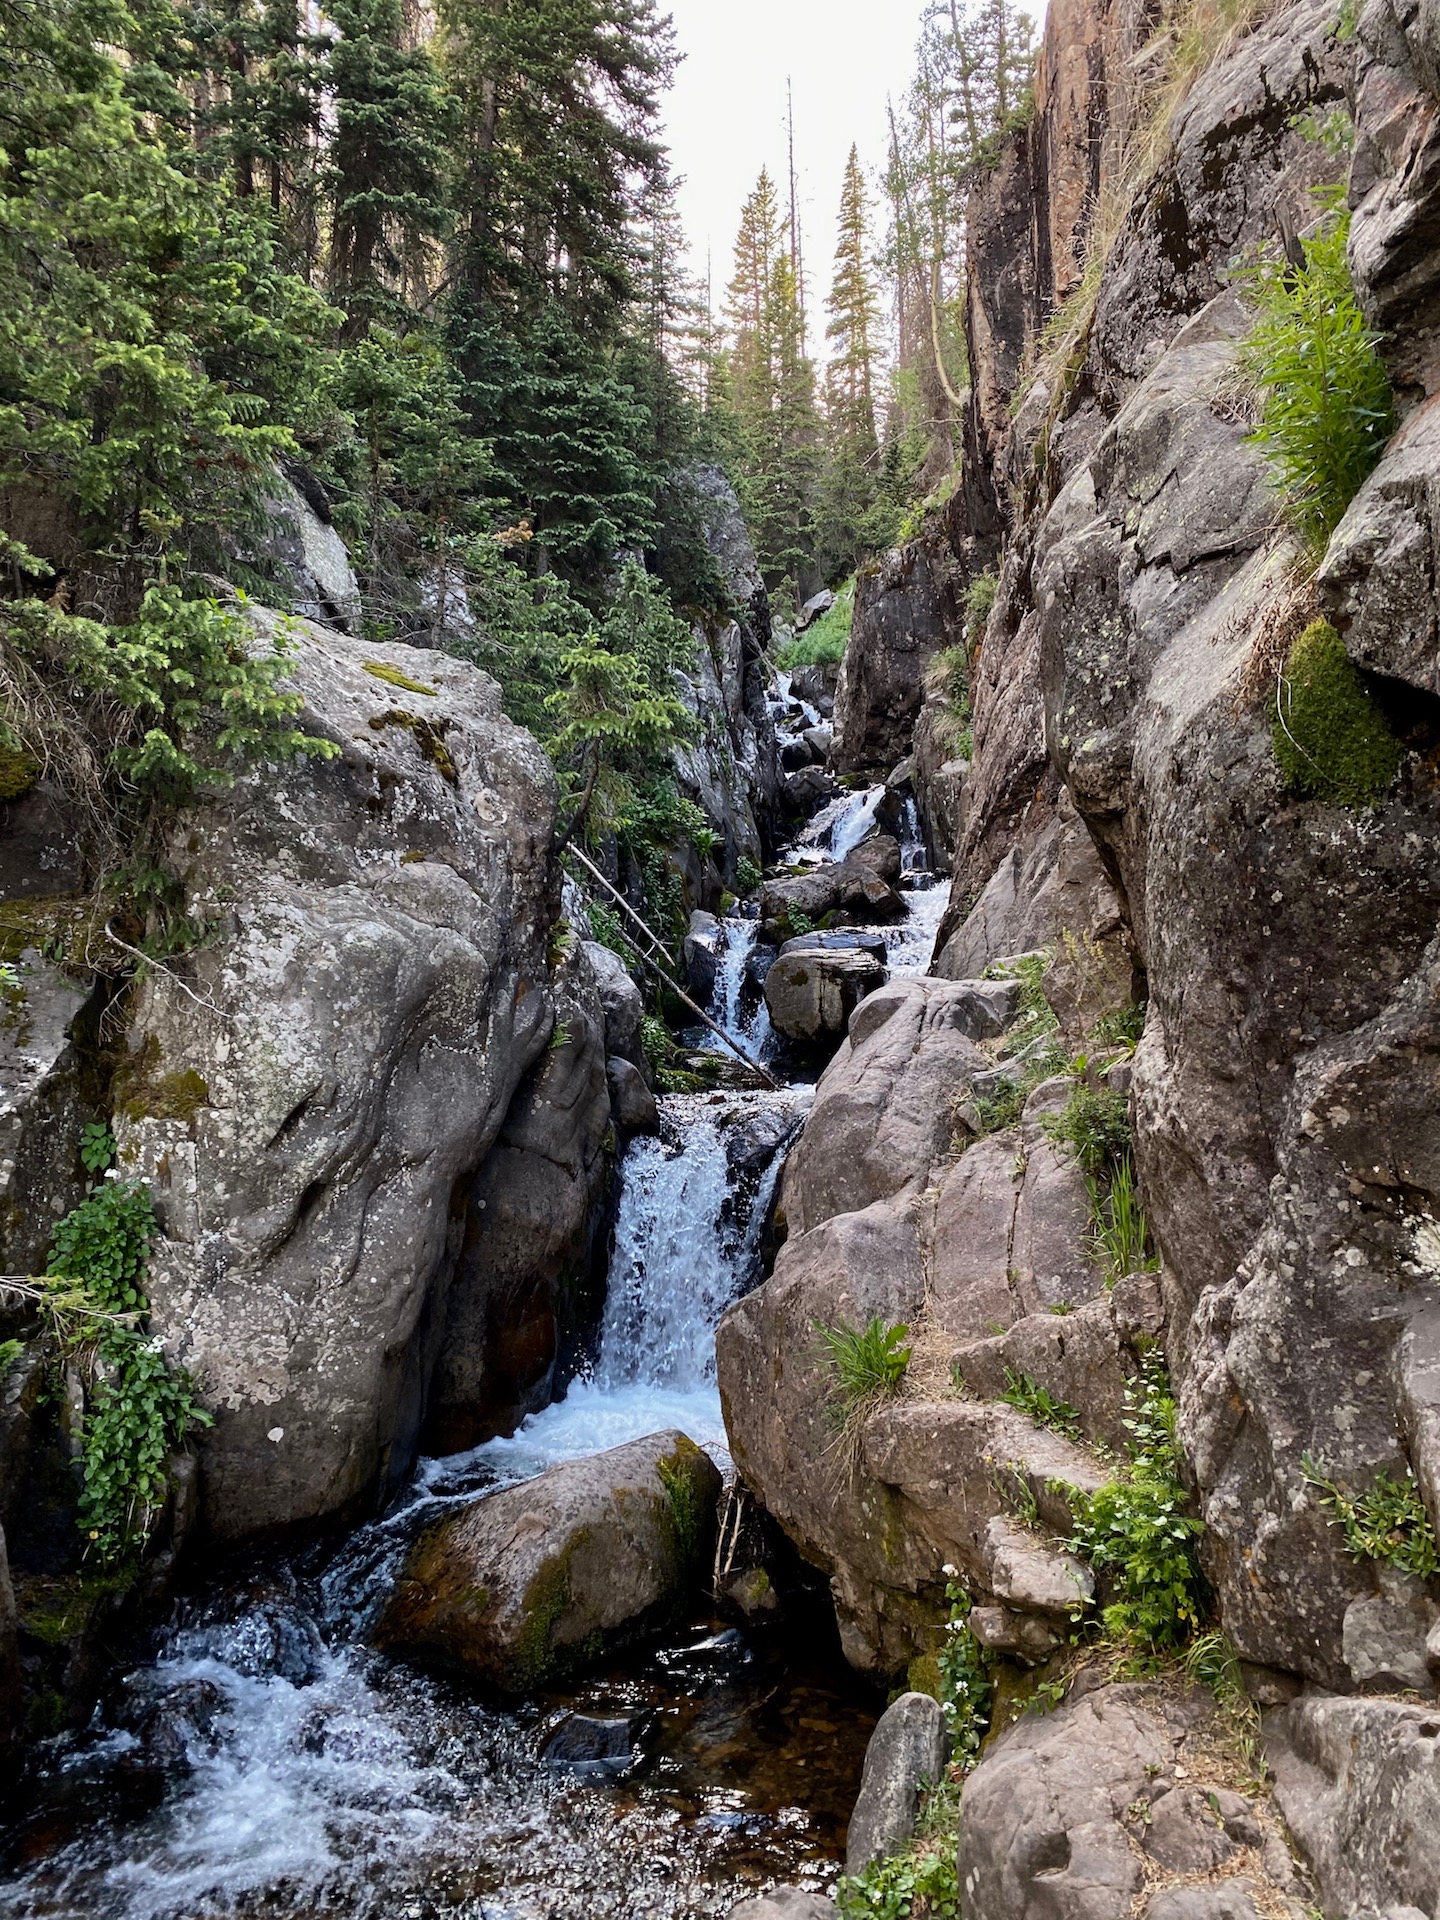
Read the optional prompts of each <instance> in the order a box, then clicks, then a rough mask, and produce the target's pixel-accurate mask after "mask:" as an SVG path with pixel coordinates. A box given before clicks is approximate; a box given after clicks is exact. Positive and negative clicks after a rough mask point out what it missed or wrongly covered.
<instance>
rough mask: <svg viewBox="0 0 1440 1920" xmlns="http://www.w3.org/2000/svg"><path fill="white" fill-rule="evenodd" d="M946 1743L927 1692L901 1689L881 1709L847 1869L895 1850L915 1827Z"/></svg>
mask: <svg viewBox="0 0 1440 1920" xmlns="http://www.w3.org/2000/svg"><path fill="white" fill-rule="evenodd" d="M949 1746H950V1739H949V1735H948V1734H947V1733H946V1731H945V1716H944V1714H943V1713H942V1712H941V1710H940V1703H939V1701H938V1700H933V1699H932V1698H931V1697H930V1695H929V1694H928V1693H902V1694H901V1696H900V1698H899V1699H898V1700H892V1701H891V1703H890V1705H889V1706H888V1707H887V1708H886V1709H885V1711H884V1713H882V1714H881V1716H880V1720H879V1724H878V1725H877V1726H876V1728H875V1731H874V1733H872V1734H871V1736H870V1744H869V1746H868V1747H866V1749H865V1771H864V1774H863V1776H862V1778H861V1781H860V1797H859V1799H858V1800H857V1801H856V1802H855V1810H854V1812H853V1813H852V1814H851V1816H850V1828H849V1832H848V1835H847V1837H846V1841H845V1871H846V1873H849V1874H858V1873H863V1872H864V1871H865V1869H866V1867H868V1866H869V1865H870V1864H871V1862H872V1861H874V1860H883V1859H885V1858H886V1856H887V1855H889V1854H892V1853H898V1852H899V1851H900V1849H901V1848H902V1847H903V1846H904V1844H905V1842H906V1841H907V1840H908V1839H909V1838H910V1836H911V1835H912V1834H913V1833H914V1831H915V1820H916V1816H917V1815H918V1813H919V1811H920V1796H921V1793H922V1792H923V1791H924V1790H925V1789H926V1788H929V1787H933V1786H936V1785H938V1784H939V1782H940V1780H941V1778H942V1776H943V1774H944V1772H945V1761H946V1758H947V1755H948V1751H949Z"/></svg>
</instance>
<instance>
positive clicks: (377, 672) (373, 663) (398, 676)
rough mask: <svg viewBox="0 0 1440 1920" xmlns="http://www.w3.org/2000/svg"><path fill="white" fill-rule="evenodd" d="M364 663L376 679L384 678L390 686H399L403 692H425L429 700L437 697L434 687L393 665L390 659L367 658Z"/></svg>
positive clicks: (366, 669)
mask: <svg viewBox="0 0 1440 1920" xmlns="http://www.w3.org/2000/svg"><path fill="white" fill-rule="evenodd" d="M362 665H363V666H364V668H365V671H366V673H368V674H370V675H371V676H372V677H373V678H374V679H376V680H383V681H385V683H386V684H387V685H388V686H392V687H399V689H400V690H401V692H402V693H423V694H424V695H425V697H426V698H427V699H428V700H433V699H434V698H435V689H434V687H427V686H426V685H425V684H424V682H423V681H420V680H412V679H411V678H410V676H409V674H406V673H402V672H401V671H400V669H399V667H392V666H391V665H390V662H389V661H388V660H366V661H363V662H362Z"/></svg>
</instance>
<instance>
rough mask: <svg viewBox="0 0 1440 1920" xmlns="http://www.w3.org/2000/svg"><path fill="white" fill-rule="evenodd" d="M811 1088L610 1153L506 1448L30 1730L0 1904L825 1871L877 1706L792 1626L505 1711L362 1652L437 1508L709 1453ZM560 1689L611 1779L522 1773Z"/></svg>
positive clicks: (862, 820)
mask: <svg viewBox="0 0 1440 1920" xmlns="http://www.w3.org/2000/svg"><path fill="white" fill-rule="evenodd" d="M804 718H805V715H804V713H803V711H800V712H797V724H798V723H799V722H802V721H803V720H804ZM882 792H883V790H882V789H872V790H870V791H869V792H867V793H859V794H855V795H851V796H847V797H845V798H844V799H843V800H842V801H840V802H838V803H837V804H836V806H835V808H834V809H833V813H832V815H831V817H830V819H829V820H828V821H826V822H825V824H824V826H823V828H822V830H821V832H822V838H821V845H820V847H819V848H817V849H816V850H817V851H819V852H823V853H824V854H827V855H828V856H829V857H832V858H833V857H836V855H837V854H839V855H840V856H841V857H843V853H844V852H845V851H848V850H849V849H850V848H851V847H853V846H854V845H856V844H858V841H859V839H860V838H861V837H863V834H864V833H865V832H866V831H868V830H869V828H870V826H871V824H872V823H873V820H874V814H875V808H876V806H877V804H878V802H879V799H880V797H881V794H882ZM908 824H909V826H910V828H911V830H910V832H909V833H907V836H906V845H905V863H904V864H905V867H906V870H907V876H908V877H907V879H906V880H905V882H904V883H903V884H904V885H905V886H906V887H907V888H908V889H909V891H908V899H909V903H910V908H911V911H910V914H909V916H908V918H907V920H906V921H905V922H904V923H902V924H901V925H900V926H898V927H896V928H894V929H892V930H891V931H890V934H889V942H890V948H891V967H892V971H894V972H897V973H906V972H921V971H923V970H924V968H925V967H926V966H927V965H928V962H929V958H930V950H931V947H932V946H933V942H934V934H935V928H936V926H937V925H938V920H939V911H940V909H941V908H943V901H944V890H943V888H939V887H934V886H932V885H930V884H929V880H930V876H928V875H927V874H925V873H924V871H923V850H922V849H921V848H920V845H919V839H918V831H916V830H914V828H913V819H911V820H910V821H909V822H908ZM932 909H933V911H932ZM725 934H726V937H725V943H724V946H723V948H722V953H721V965H720V968H719V970H718V973H717V981H716V992H715V999H714V1011H715V1013H716V1015H717V1017H719V1018H720V1019H721V1021H722V1022H723V1024H724V1025H725V1026H726V1028H727V1030H729V1031H730V1032H731V1033H732V1034H734V1035H735V1036H736V1037H737V1038H739V1039H742V1040H743V1041H745V1042H746V1044H748V1045H749V1046H751V1047H752V1048H754V1049H756V1050H757V1051H763V1052H764V1054H765V1055H766V1056H767V1057H769V1058H772V1059H774V1058H781V1057H783V1056H782V1053H781V1047H780V1043H778V1042H777V1040H776V1037H775V1036H774V1035H773V1034H772V1033H771V1032H770V1030H769V1023H768V1020H767V1019H766V1016H765V1013H764V1005H763V1000H762V999H760V998H759V997H758V995H757V994H755V993H754V991H753V990H752V991H750V992H748V993H747V991H746V966H745V963H746V960H747V958H748V955H749V951H750V948H751V946H753V942H754V937H755V922H754V921H753V920H747V919H745V918H744V917H743V916H740V915H736V916H733V917H731V918H730V919H728V920H727V921H726V923H725ZM809 1098H810V1093H809V1089H808V1088H805V1087H800V1086H796V1087H792V1088H789V1089H786V1090H784V1091H782V1092H780V1093H778V1094H777V1093H769V1092H766V1093H760V1092H743V1091H728V1092H723V1093H712V1094H691V1095H680V1096H671V1097H668V1098H665V1099H663V1100H662V1101H661V1103H660V1108H661V1131H660V1133H659V1135H658V1136H656V1137H653V1138H642V1139H637V1140H635V1141H633V1142H632V1143H631V1144H630V1146H629V1147H628V1149H627V1151H626V1155H625V1158H624V1162H623V1166H622V1170H621V1176H620V1192H619V1196H618V1202H617V1211H616V1224H615V1232H614V1248H613V1255H612V1259H611V1264H610V1277H609V1285H608V1290H607V1300H606V1306H605V1310H604V1317H603V1321H602V1325H601V1328H600V1330H599V1336H598V1340H597V1343H596V1347H595V1352H594V1357H593V1360H592V1362H591V1363H590V1365H589V1366H588V1367H587V1368H586V1369H584V1370H583V1371H582V1373H581V1374H580V1375H579V1377H577V1378H576V1379H575V1380H573V1381H572V1382H571V1384H570V1386H569V1390H568V1392H567V1393H566V1395H565V1397H564V1398H563V1399H562V1400H560V1401H558V1402H557V1403H555V1404H554V1405H553V1406H551V1407H549V1408H547V1409H545V1410H544V1411H543V1412H541V1413H539V1414H537V1415H534V1416H532V1417H531V1418H530V1419H529V1420H527V1421H526V1423H525V1425H524V1426H523V1428H522V1429H521V1431H520V1432H519V1433H517V1434H516V1435H514V1436H513V1437H511V1438H509V1439H504V1440H496V1441H491V1442H488V1443H487V1444H486V1445H484V1446H482V1447H479V1448H476V1449H475V1450H473V1451H472V1452H470V1453H466V1454H460V1455H455V1456H451V1457H449V1458H447V1459H438V1460H437V1459H431V1460H423V1461H421V1462H420V1464H419V1466H418V1468H417V1471H416V1473H415V1475H414V1478H413V1480H412V1482H411V1485H410V1487H409V1488H408V1489H407V1491H406V1493H405V1495H404V1496H403V1497H402V1499H401V1500H400V1501H399V1502H398V1503H397V1505H396V1506H395V1507H394V1508H393V1509H392V1511H391V1512H390V1513H389V1514H387V1515H386V1516H385V1517H384V1518H383V1519H382V1520H380V1521H377V1522H376V1523H374V1524H373V1525H371V1526H368V1527H365V1528H362V1529H361V1530H360V1531H359V1532H357V1533H356V1534H354V1535H353V1536H352V1537H351V1538H350V1539H349V1540H348V1541H346V1542H345V1543H344V1544H343V1545H341V1546H339V1547H317V1548H315V1549H313V1550H311V1551H310V1552H309V1553H304V1554H300V1555H298V1556H292V1557H290V1558H287V1559H277V1560H275V1561H273V1562H271V1563H270V1564H268V1565H266V1566H264V1567H263V1568H261V1569H260V1570H258V1571H257V1570H256V1569H255V1568H254V1567H253V1565H252V1566H247V1567H246V1568H245V1570H244V1571H243V1572H241V1571H235V1572H233V1573H232V1575H231V1577H229V1578H228V1579H227V1578H225V1577H221V1576H217V1577H215V1578H214V1579H212V1580H210V1581H209V1582H207V1583H206V1584H205V1585H204V1586H203V1587H201V1588H200V1589H198V1590H197V1591H194V1592H192V1593H190V1594H189V1595H188V1596H187V1597H185V1598H184V1599H183V1600H182V1601H181V1602H180V1603H179V1604H178V1605H177V1606H176V1608H175V1610H174V1614H173V1616H172V1620H171V1622H170V1623H169V1624H168V1625H167V1626H166V1627H165V1628H164V1629H163V1630H162V1631H160V1632H157V1633H156V1634H155V1635H153V1636H152V1642H151V1646H150V1649H149V1658H148V1659H147V1660H145V1661H143V1662H142V1663H141V1664H139V1665H137V1666H136V1667H134V1668H133V1669H132V1670H131V1671H130V1672H129V1673H127V1674H126V1675H124V1677H123V1678H122V1679H121V1680H120V1681H118V1682H117V1683H116V1685H115V1686H114V1687H112V1689H111V1690H110V1692H109V1694H108V1695H107V1697H106V1700H105V1702H104V1704H103V1705H102V1708H101V1709H100V1710H99V1711H98V1712H97V1714H96V1716H95V1719H94V1721H93V1723H92V1725H91V1727H90V1728H89V1729H88V1730H87V1731H86V1732H85V1733H84V1734H82V1735H79V1736H67V1737H64V1738H62V1739H60V1740H57V1741H56V1742H53V1743H52V1744H51V1746H50V1748H49V1750H48V1751H47V1752H45V1753H44V1754H43V1756H42V1763H41V1765H40V1767H39V1768H38V1770H37V1771H36V1772H35V1774H34V1776H33V1778H32V1779H31V1780H30V1781H29V1782H28V1783H27V1785H26V1787H25V1789H24V1790H23V1792H21V1793H20V1794H18V1795H15V1796H12V1801H11V1805H10V1806H9V1807H7V1818H8V1822H9V1824H8V1825H7V1826H6V1827H5V1828H4V1829H0V1849H3V1851H0V1916H6V1917H7V1920H22V1917H23V1920H38V1917H39V1916H49V1917H52V1920H58V1917H60V1916H67V1917H68V1916H72V1915H73V1916H79V1915H96V1916H105V1917H107V1920H108V1917H109V1916H114V1917H115V1920H120V1916H125V1920H229V1917H230V1916H239V1915H242V1914H244V1915H265V1916H269V1915H274V1916H280V1915H286V1916H296V1915H306V1916H308V1915H312V1914H321V1913H343V1914H346V1915H350V1916H357V1917H358V1920H370V1916H380V1915H385V1916H390V1915H403V1916H405V1920H431V1916H436V1917H438V1916H441V1915H454V1916H466V1917H467V1920H582V1916H583V1917H584V1920H601V1917H603V1916H611V1915H614V1916H617V1920H618V1916H621V1915H624V1916H626V1920H650V1917H653V1920H688V1917H690V1916H708V1915H719V1914H724V1913H726V1912H728V1910H729V1908H730V1906H731V1905H732V1904H733V1903H734V1902H735V1901H736V1900H737V1899H738V1898H740V1897H742V1896H743V1895H744V1893H745V1892H746V1891H747V1890H749V1889H753V1888H755V1887H757V1886H760V1885H763V1884H765V1883H767V1882H770V1881H773V1880H785V1881H790V1882H792V1883H799V1884H808V1885H811V1886H814V1887H817V1888H818V1887H823V1886H824V1885H826V1884H828V1883H829V1882H830V1881H831V1880H832V1879H833V1878H834V1876H835V1874H836V1873H837V1872H838V1867H839V1860H840V1857H841V1854H842V1851H843V1836H844V1828H845V1823H846V1821H847V1819H848V1816H849V1811H850V1807H851V1804H852V1802H853V1799H854V1795H855V1791H856V1787H857V1783H858V1779H859V1771H860V1765H861V1761H862V1759H863V1755H864V1748H865V1743H866V1741H867V1739H868V1736H869V1733H870V1730H871V1728H872V1726H873V1723H874V1706H873V1703H872V1702H871V1700H870V1699H869V1698H868V1696H866V1695H865V1693H864V1692H863V1691H862V1690H861V1689H859V1688H857V1687H856V1686H855V1685H854V1684H853V1683H852V1682H851V1681H850V1680H849V1679H848V1677H847V1675H846V1673H845V1671H844V1669H843V1665H842V1663H841V1662H840V1661H839V1658H838V1652H837V1651H836V1650H834V1649H833V1648H831V1647H830V1646H828V1645H827V1643H826V1637H825V1635H824V1633H823V1632H821V1633H817V1632H816V1630H815V1623H814V1622H813V1621H811V1620H808V1619H807V1620H806V1621H805V1622H804V1623H803V1625H802V1627H801V1630H800V1632H799V1633H798V1634H797V1635H796V1636H795V1637H794V1638H793V1639H790V1640H788V1641H787V1640H786V1639H785V1638H784V1637H783V1636H776V1635H771V1636H765V1635H758V1634H749V1633H747V1632H742V1631H741V1630H739V1629H737V1628H735V1627H734V1626H732V1625H728V1624H727V1623H726V1622H724V1621H722V1620H719V1619H713V1618H708V1617H705V1616H704V1615H703V1614H702V1615H699V1616H697V1617H696V1618H694V1619H693V1620H691V1621H690V1622H689V1623H688V1624H687V1625H686V1626H684V1627H682V1628H680V1629H677V1630H676V1632H675V1634H674V1635H673V1636H672V1638H671V1639H670V1640H669V1641H668V1642H667V1643H666V1644H663V1645H661V1646H660V1647H658V1648H656V1649H653V1650H651V1651H650V1652H648V1653H643V1654H634V1655H631V1656H629V1657H627V1658H626V1659H625V1660H623V1661H621V1662H619V1663H618V1664H617V1665H616V1666H615V1667H614V1668H612V1669H611V1670H610V1671H608V1672H604V1673H601V1674H598V1675H596V1676H594V1677H592V1678H591V1679H589V1680H587V1681H586V1682H585V1683H584V1684H583V1685H580V1686H576V1687H572V1688H570V1689H569V1690H568V1691H565V1692H563V1693H562V1692H556V1693H553V1694H547V1695H544V1696H542V1697H540V1698H538V1699H535V1700H532V1701H528V1702H526V1703H525V1704H524V1705H523V1706H522V1707H520V1708H519V1709H509V1708H504V1709H502V1708H500V1707H498V1706H494V1705H491V1704H488V1703H486V1702H485V1701H483V1700H481V1699H479V1698H477V1696H476V1695H475V1693H474V1691H473V1689H471V1688H470V1687H468V1686H467V1685H465V1684H464V1683H463V1682H461V1681H458V1680H452V1679H449V1678H447V1677H444V1676H437V1675H433V1674H429V1673H426V1672H423V1671H420V1670H418V1669H416V1668H413V1667H410V1666H407V1665H405V1664H403V1663H401V1662H398V1661H395V1660H393V1659H391V1658H389V1657H387V1656H383V1655H380V1654H377V1653H375V1652H374V1651H372V1650H371V1649H370V1647H369V1645H368V1638H369V1634H370V1630H371V1628H372V1626H373V1623H374V1621H375V1619H376V1617H377V1615H378V1613H379V1611H380V1609H381V1608H382V1606H383V1604H384V1601H385V1598H386V1596H387V1594H388V1592H389V1591H390V1588H391V1585H392V1584H393V1580H394V1575H395V1569H396V1567H397V1565H398V1563H399V1560H400V1558H401V1556H402V1555H403V1552H404V1550H405V1548H406V1546H407V1544H408V1543H409V1541H410V1540H411V1539H412V1538H413V1537H414V1534H415V1532H416V1530H417V1528H418V1527H419V1525H420V1524H422V1523H423V1522H424V1521H425V1520H426V1519H427V1518H429V1517H432V1516H433V1515H434V1514H435V1513H436V1512H437V1511H439V1510H440V1509H441V1508H443V1506H445V1505H446V1504H449V1503H452V1502H455V1501H458V1500H461V1499H468V1498H471V1497H473V1496H474V1495H475V1494H476V1493H477V1492H481V1491H484V1490H486V1489H493V1488H496V1487H500V1486H503V1485H507V1484H513V1483H514V1482H516V1481H520V1480H523V1479H526V1478H528V1477H530V1476H532V1475H533V1474H536V1473H539V1472H542V1471H543V1470H544V1469H545V1468H546V1467H548V1466H551V1465H554V1464H555V1463H557V1462H558V1461H561V1460H565V1459H571V1458H575V1457H577V1456H579V1455H583V1454H588V1453H593V1452H597V1451H599V1450H601V1449H603V1448H606V1447H610V1446H615V1445H618V1444H620V1443H621V1442H623V1441H625V1440H629V1439H633V1438H636V1437H638V1436H641V1435H644V1434H648V1433H653V1432H655V1431H657V1430H659V1429H662V1428H669V1427H678V1428H680V1429H682V1430H683V1431H685V1432H687V1433H689V1434H690V1435H691V1436H692V1437H693V1438H695V1439H696V1440H698V1441H700V1442H701V1443H702V1444H704V1445H705V1446H707V1447H708V1448H710V1449H711V1451H712V1452H713V1453H714V1454H715V1455H716V1456H717V1458H720V1459H721V1460H722V1462H723V1463H726V1464H728V1461H726V1456H725V1452H724V1447H725V1435H724V1428H723V1423H722V1420H721V1415H720V1405H719V1396H718V1393H717V1391H716V1387H715V1361H714V1330H715V1326H716V1324H717V1322H718V1320H719V1318H720V1315H721V1314H722V1312H723V1311H724V1309H725V1307H726V1306H727V1305H728V1304H729V1303H730V1302H731V1300H733V1299H734V1298H736V1297H738V1295H739V1294H740V1293H741V1292H743V1291H744V1290H746V1288H748V1287H749V1286H751V1285H753V1284H754V1283H755V1282H756V1280H757V1279H758V1278H759V1268H760V1244H761V1239H762V1235H763V1232H764V1228H765V1225H766V1222H767V1219H768V1216H769V1213H770V1210H771V1205H772V1202H773V1199H774V1194H775V1189H776V1185H777V1182H778V1179H779V1175H780V1172H781V1168H782V1165H783V1159H784V1152H785V1149H786V1147H787V1145H788V1143H789V1141H790V1139H792V1138H793V1137H794V1134H795V1133H796V1131H797V1130H798V1127H799V1125H800V1122H801V1120H802V1118H803V1114H804V1111H805V1108H806V1106H807V1105H808V1102H809ZM577 1708H578V1709H580V1710H584V1711H597V1712H601V1713H605V1714H619V1713H626V1714H639V1715H642V1716H643V1717H644V1726H645V1732H644V1735H643V1738H642V1741H641V1744H640V1750H639V1755H638V1759H637V1764H636V1766H635V1769H634V1771H633V1772H632V1774H631V1775H630V1776H629V1777H628V1778H627V1779H625V1780H623V1781H621V1782H619V1783H616V1784H609V1785H601V1784H594V1783H590V1782H583V1783H582V1782H579V1781H576V1780H575V1779H573V1778H571V1777H567V1776H564V1775H560V1774H556V1773H553V1772H551V1771H549V1770H547V1768H546V1767H545V1765H544V1764H543V1762H542V1761H541V1759H540V1758H539V1752H540V1748H541V1746H542V1744H543V1740H544V1736H545V1734H546V1732H547V1730H548V1728H549V1727H550V1725H551V1724H553V1722H554V1720H555V1718H556V1716H557V1715H558V1714H560V1713H561V1712H563V1711H567V1710H572V1709H577ZM17 1799H18V1801H19V1804H18V1805H15V1804H14V1802H15V1800H17Z"/></svg>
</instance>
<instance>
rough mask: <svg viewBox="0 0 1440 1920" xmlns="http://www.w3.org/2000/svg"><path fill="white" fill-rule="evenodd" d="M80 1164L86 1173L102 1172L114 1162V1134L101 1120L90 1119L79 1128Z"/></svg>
mask: <svg viewBox="0 0 1440 1920" xmlns="http://www.w3.org/2000/svg"><path fill="white" fill-rule="evenodd" d="M80 1164H81V1165H82V1166H83V1167H84V1169H85V1171H86V1172H87V1173H104V1171H105V1169H106V1168H107V1167H110V1166H113V1165H114V1164H115V1136H114V1134H113V1133H111V1131H110V1129H109V1127H107V1126H106V1125H105V1122H104V1121H103V1120H90V1121H87V1122H86V1124H85V1125H84V1126H83V1127H82V1128H81V1129H80Z"/></svg>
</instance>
